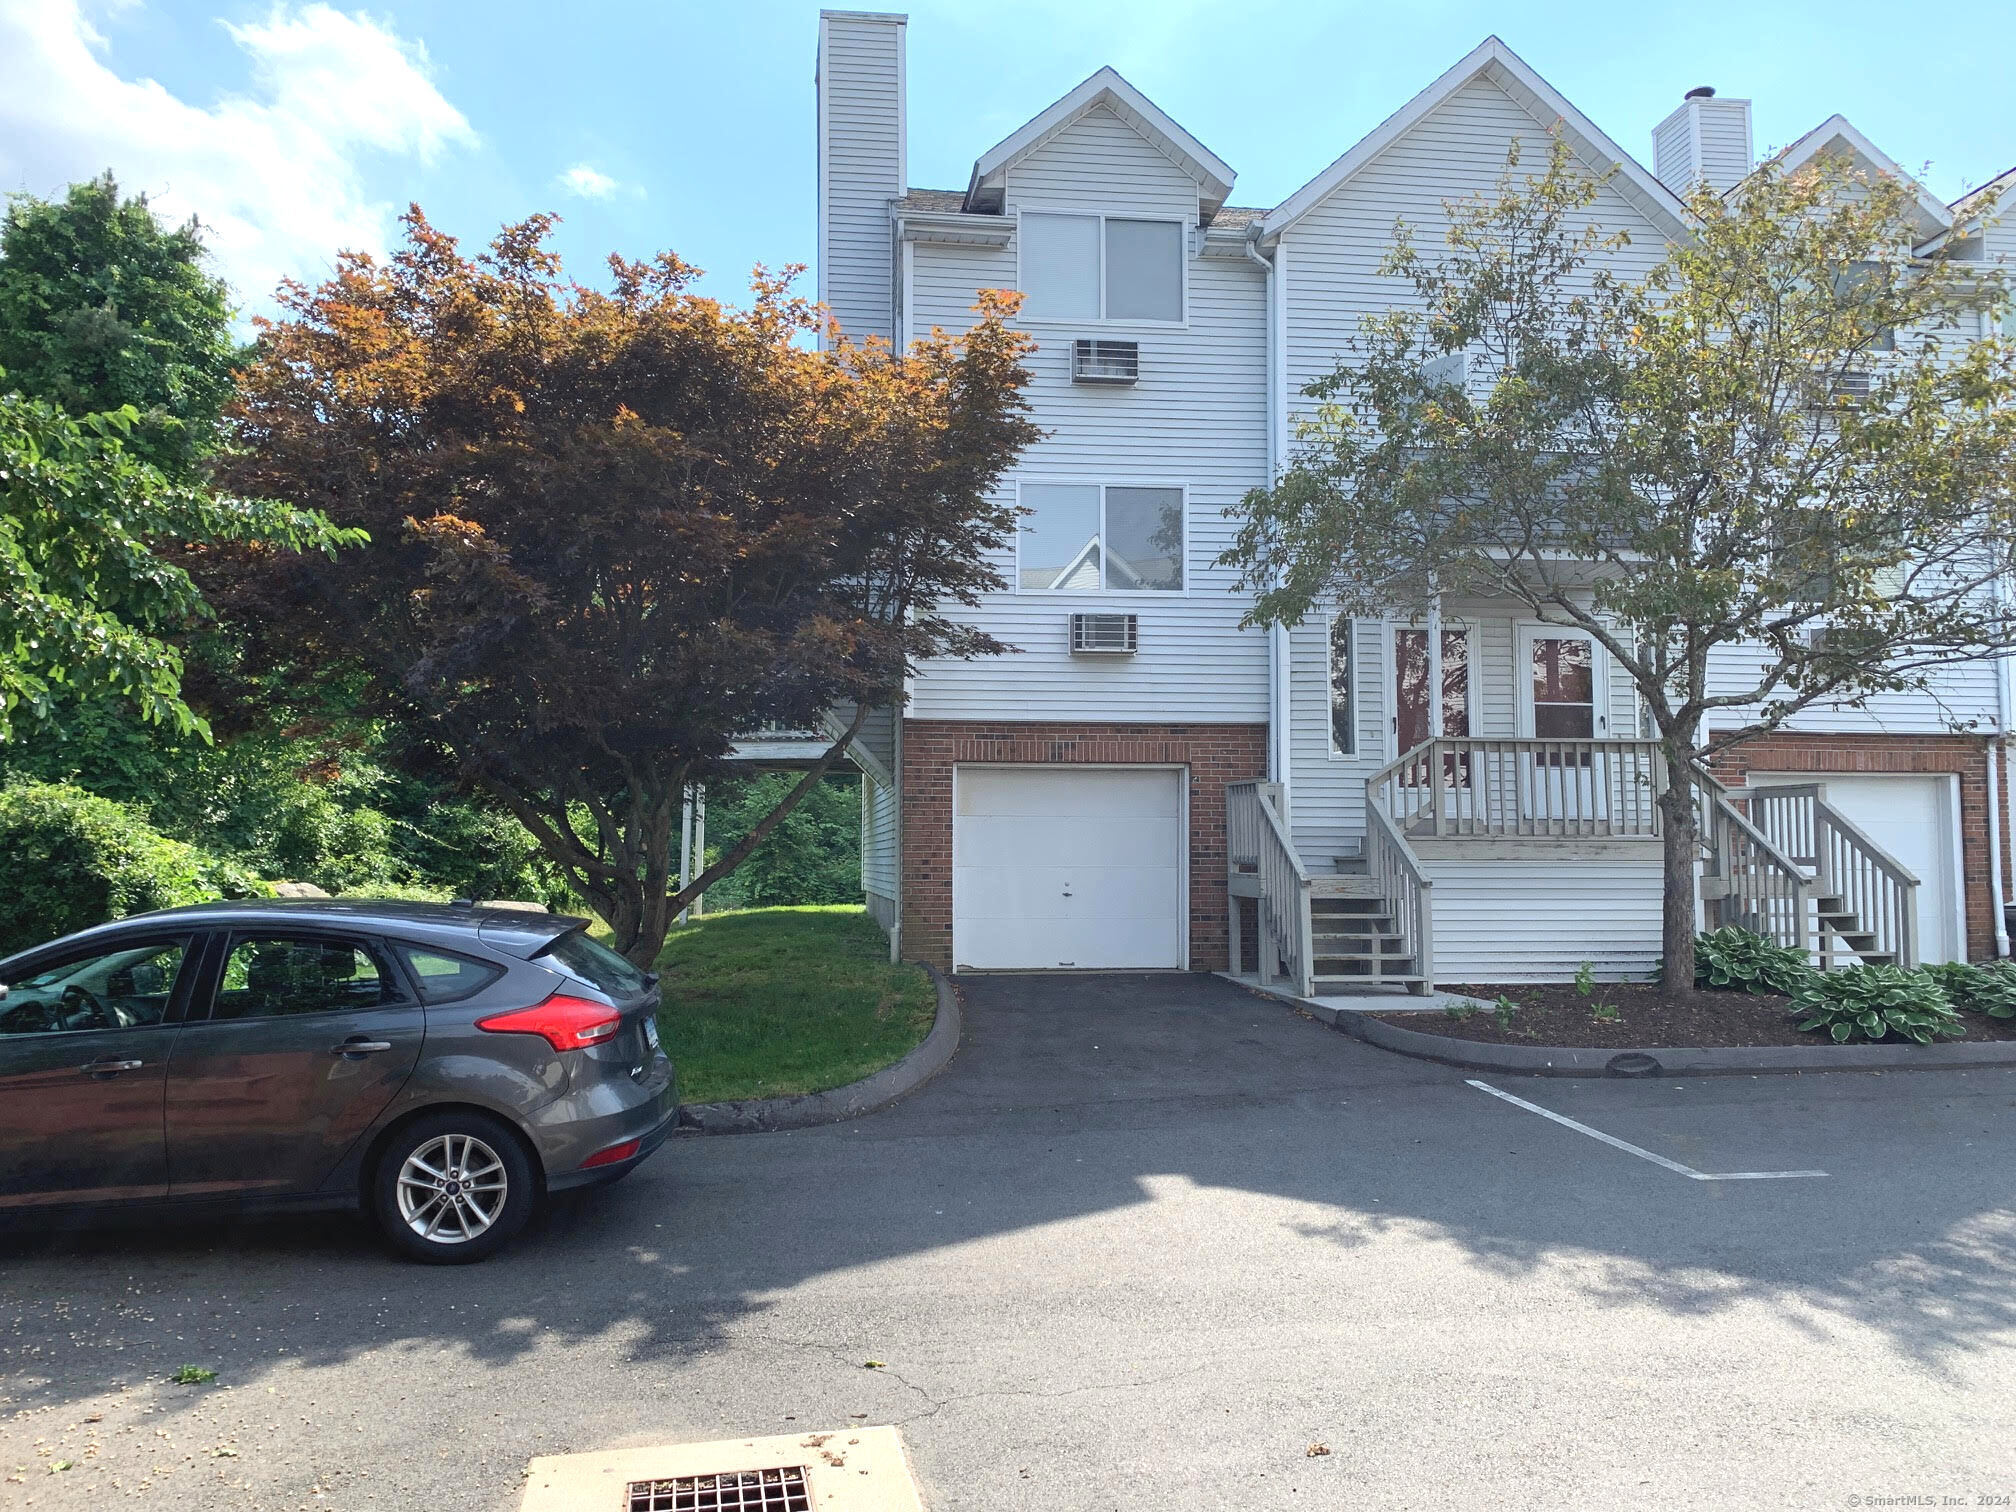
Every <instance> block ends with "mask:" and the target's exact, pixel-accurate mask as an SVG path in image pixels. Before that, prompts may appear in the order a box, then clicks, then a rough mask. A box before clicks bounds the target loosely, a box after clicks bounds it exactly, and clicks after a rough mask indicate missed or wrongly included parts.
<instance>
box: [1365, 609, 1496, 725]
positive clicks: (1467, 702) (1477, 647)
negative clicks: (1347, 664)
mask: <svg viewBox="0 0 2016 1512" xmlns="http://www.w3.org/2000/svg"><path fill="white" fill-rule="evenodd" d="M1384 624H1385V626H1386V633H1385V635H1384V636H1383V637H1382V638H1383V639H1384V640H1385V642H1386V644H1385V647H1384V648H1383V649H1384V654H1383V657H1382V660H1383V662H1384V666H1383V668H1382V670H1381V672H1380V676H1381V678H1382V679H1383V681H1382V683H1381V685H1380V696H1381V697H1383V698H1384V699H1385V700H1386V701H1387V704H1388V708H1387V711H1386V718H1385V720H1384V723H1383V730H1382V733H1383V734H1384V736H1385V738H1386V741H1387V743H1388V744H1389V745H1390V746H1391V747H1392V750H1391V752H1390V754H1389V755H1388V757H1387V759H1388V760H1393V761H1397V760H1398V759H1399V758H1400V757H1402V756H1404V755H1406V754H1407V748H1406V747H1404V746H1402V745H1401V744H1400V632H1401V631H1403V630H1417V631H1419V632H1420V633H1421V634H1423V635H1426V634H1427V633H1428V620H1427V617H1426V616H1425V615H1423V616H1420V617H1418V618H1416V619H1409V620H1403V619H1387V620H1385V621H1384ZM1442 633H1443V634H1444V635H1461V636H1465V637H1467V638H1468V640H1469V642H1470V656H1469V659H1468V660H1467V661H1466V662H1465V663H1464V666H1463V698H1464V707H1465V708H1466V709H1467V710H1468V711H1469V716H1470V721H1469V722H1470V733H1469V734H1468V735H1443V734H1441V733H1440V732H1439V731H1438V732H1437V733H1436V734H1435V735H1434V736H1432V737H1431V738H1432V739H1436V740H1478V739H1481V738H1483V737H1481V736H1479V734H1478V733H1477V726H1478V723H1479V718H1480V715H1481V713H1482V705H1480V704H1479V703H1478V701H1477V700H1478V692H1479V686H1478V680H1477V679H1478V670H1479V669H1478V660H1479V658H1480V656H1481V655H1482V653H1483V650H1484V634H1483V622H1482V621H1481V620H1473V619H1470V618H1468V617H1467V616H1465V615H1460V614H1450V615H1444V616H1443V618H1442ZM1444 676H1445V677H1446V676H1447V673H1446V672H1445V673H1444Z"/></svg>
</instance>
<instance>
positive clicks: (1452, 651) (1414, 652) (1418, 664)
mask: <svg viewBox="0 0 2016 1512" xmlns="http://www.w3.org/2000/svg"><path fill="white" fill-rule="evenodd" d="M1428 679H1429V670H1428V632H1427V631H1426V630H1420V629H1415V628H1412V627H1409V626H1405V625H1400V626H1396V627H1395V628H1394V631H1393V740H1394V754H1395V755H1399V754H1401V753H1403V752H1406V751H1411V750H1413V749H1414V747H1416V746H1418V745H1420V744H1421V743H1422V742H1423V741H1424V740H1426V739H1428V737H1429V726H1430V724H1431V723H1432V722H1433V706H1432V704H1431V702H1430V699H1429V696H1428ZM1434 733H1435V734H1436V735H1438V736H1445V735H1454V736H1464V735H1468V734H1469V733H1470V632H1469V631H1468V630H1444V631H1443V632H1442V727H1441V728H1440V729H1438V730H1436V731H1435V732H1434Z"/></svg>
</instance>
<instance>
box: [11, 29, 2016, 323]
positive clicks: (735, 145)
mask: <svg viewBox="0 0 2016 1512" xmlns="http://www.w3.org/2000/svg"><path fill="white" fill-rule="evenodd" d="M863 8H868V7H863ZM817 15H818V6H817V5H816V4H809V3H796V0H791V3H785V0H741V3H737V4H732V5H731V4H715V5H696V4H688V3H677V0H675V3H657V4H640V3H612V0H577V3H573V4H570V5H567V6H564V7H562V6H554V5H539V4H530V3H521V0H487V3H485V4H483V5H482V6H480V7H479V6H475V5H471V4H468V3H466V0H464V3H449V0H390V3H383V4H377V5H374V6H373V7H371V8H370V9H368V10H365V11H353V10H349V9H346V8H345V7H344V6H343V5H342V4H336V5H333V6H330V5H319V4H306V5H304V4H283V5H279V6H277V7H276V6H275V5H273V4H272V3H270V0H261V3H239V0H117V3H81V4H80V3H78V0H0V189H25V190H28V191H30V192H35V193H49V192H51V191H52V190H57V189H60V188H61V186H62V185H63V184H64V183H65V182H67V181H68V180H69V179H72V178H76V177H80V176H84V175H88V174H90V173H93V172H95V171H98V170H99V169H102V168H104V167H111V168H112V169H113V170H114V171H115V172H117V173H118V175H119V176H120V178H121V179H122V180H123V181H124V182H125V183H127V184H128V185H129V186H131V187H133V188H145V189H147V190H149V191H150V192H151V193H153V194H154V195H155V196H156V197H157V198H158V199H159V201H160V203H161V204H162V205H163V206H164V207H165V208H167V209H169V210H171V211H173V212H175V213H177V214H180V213H184V212H186V211H188V210H192V209H193V210H195V211H196V212H198V213H199V214H201V215H202V216H203V217H204V218H205V219H206V220H208V221H210V222H212V223H213V224H215V225H216V226H217V227H218V232H217V240H218V242H219V255H220V260H221V261H222V263H223V265H224V266H225V269H226V271H227V272H229V273H230V275H231V276H232V277H233V278H234V280H236V281H237V282H238V283H239V285H240V287H241V292H242V293H243V295H244V296H245V299H246V302H247V304H248V305H250V306H252V307H254V308H257V307H258V306H260V305H261V304H263V302H264V300H263V296H264V294H265V293H266V291H267V290H268V289H270V287H271V284H272V282H273V280H274V279H275V278H277V277H278V276H280V275H281V274H282V273H291V274H294V275H296V276H304V277H315V276H319V275H320V274H321V273H323V272H325V271H326V270H327V267H328V265H329V260H330V258H331V257H332V255H333V253H334V251H335V249H336V247H337V246H338V245H362V246H374V245H375V246H378V247H382V246H383V245H384V244H385V242H386V240H387V239H388V237H389V236H390V235H391V234H392V227H391V216H392V215H393V214H394V213H395V212H396V210H397V209H398V208H399V207H401V206H403V205H404V204H405V202H407V201H408V200H418V201H419V202H420V203H421V204H422V205H423V206H424V207H425V208H426V209H427V211H428V214H429V215H430V217H431V218H432V219H433V220H434V221H435V222H436V223H437V224H438V225H440V226H442V227H443V228H445V229H447V230H449V231H451V232H453V233H455V234H457V235H459V236H462V237H465V238H469V239H481V238H484V237H486V236H487V235H488V234H489V233H490V232H491V231H493V230H494V229H495V228H496V226H497V225H498V224H499V223H500V222H503V221H506V220H511V219H516V218H518V217H521V216H523V215H526V214H528V213H530V212H532V211H534V210H541V209H546V210H555V211H558V212H559V213H560V214H562V215H563V216H564V217H565V225H564V226H563V228H562V230H561V231H560V233H559V236H558V238H557V240H558V245H559V247H560V249H561V250H562V251H563V252H564V253H565V255H566V257H567V259H568V262H569V265H570V267H571V268H573V269H574V270H575V271H576V272H577V274H578V275H580V276H582V277H584V278H588V279H592V278H594V277H595V276H596V275H597V272H598V270H599V265H600V262H601V259H602V258H603V257H604V256H605V255H606V254H607V253H608V252H610V251H612V250H614V251H620V252H623V253H625V254H626V255H633V256H642V255H648V254H649V253H652V252H654V251H657V250H659V249H661V248H667V247H669V248H672V249H674V250H676V251H678V252H679V253H680V255H682V256H683V257H685V258H686V259H687V260H688V261H690V262H695V263H698V264H700V265H701V266H702V267H705V268H707V269H708V270H709V273H710V277H709V279H708V281H707V287H708V288H709V290H710V292H714V293H717V294H719V295H721V296H723V297H726V298H735V297H737V295H738V293H739V291H740V290H741V288H742V286H743V283H744V278H745V275H746V272H747V270H748V268H749V266H750V265H751V264H753V263H755V262H758V261H763V262H768V263H771V264H773V265H774V264H781V263H785V262H793V261H798V262H809V261H810V260H811V258H812V254H813V247H814V239H813V225H812V220H813V127H812V119H813V118H812V67H813V55H814V50H815V42H816V28H817ZM909 15H910V18H911V19H910V30H909V67H910V111H911V123H910V144H911V148H910V150H911V177H912V180H913V181H914V183H915V184H916V185H918V186H921V187H959V186H963V185H964V183H965V181H966V175H967V172H968V170H969V168H970V167H971V164H972V161H973V159H974V157H975V156H977V155H978V154H979V153H980V152H981V151H982V150H983V149H984V148H986V147H987V146H989V145H990V144H992V143H993V142H994V141H995V140H997V139H998V138H1000V137H1002V136H1004V135H1006V134H1007V133H1008V132H1009V131H1011V130H1012V129H1013V128H1014V127H1016V126H1017V125H1019V124H1021V122H1022V121H1024V120H1026V119H1027V118H1028V117H1029V116H1031V115H1033V114H1035V113H1036V111H1038V110H1040V109H1041V108H1042V107H1043V106H1044V105H1045V104H1047V103H1048V102H1049V101H1050V100H1052V99H1054V98H1055V97H1056V96H1057V95H1059V94H1061V93H1063V92H1064V91H1065V90H1066V89H1068V88H1069V87H1070V86H1071V85H1073V84H1075V83H1076V82H1078V81H1079V80H1080V79H1082V78H1083V77H1084V76H1085V75H1087V74H1089V73H1091V72H1092V71H1093V70H1094V69H1096V68H1098V67H1099V66H1100V65H1102V64H1107V63H1110V64H1112V65H1113V66H1115V67H1116V68H1118V69H1119V70H1120V71H1121V72H1122V73H1123V74H1125V75H1126V76H1127V77H1128V78H1129V79H1130V80H1132V81H1133V82H1134V83H1135V84H1136V85H1137V86H1138V87H1140V88H1141V89H1142V90H1144V91H1145V92H1146V93H1147V94H1148V95H1150V96H1151V97H1152V98H1153V99H1155V100H1156V102H1157V103H1158V104H1160V105H1161V106H1162V107H1163V108H1164V109H1166V110H1167V111H1169V113H1170V114H1171V115H1173V116H1175V117H1176V119H1178V120H1179V121H1181V122H1182V123H1183V124H1184V125H1185V126H1187V127H1188V128H1189V129H1190V130H1191V131H1192V132H1194V133H1195V134H1196V135H1197V136H1198V137H1199V138H1200V139H1202V140H1203V141H1204V142H1205V143H1206V144H1207V145H1208V146H1210V147H1211V148H1212V149H1213V150H1214V151H1215V152H1217V153H1218V155H1219V156H1221V157H1222V158H1224V159H1225V160H1226V161H1227V162H1229V163H1230V164H1231V165H1232V166H1233V167H1234V168H1236V169H1238V170H1239V182H1238V186H1237V188H1236V189H1235V191H1234V194H1233V199H1234V202H1235V203H1242V204H1261V205H1267V204H1273V203H1275V202H1277V201H1279V200H1280V199H1282V198H1284V197H1285V196H1286V195H1287V194H1289V193H1290V192H1291V191H1292V190H1293V189H1295V188H1296V187H1297V186H1298V185H1299V184H1301V183H1302V182H1303V181H1304V180H1306V179H1307V178H1309V177H1310V176H1311V175H1313V174H1314V173H1316V172H1317V171H1318V170H1319V169H1321V168H1322V167H1323V165H1324V164H1326V163H1327V162H1329V161H1330V160H1331V159H1332V158H1333V157H1335V156H1336V155H1337V154H1338V153H1340V152H1342V151H1343V150H1344V149H1345V148H1347V147H1348V146H1350V144H1351V143H1352V142H1353V141H1355V140H1356V139H1357V138H1358V137H1359V136H1361V135H1363V134H1364V133H1365V132H1366V131H1368V130H1370V129H1371V128H1372V127H1373V126H1375V125H1377V124H1378V122H1379V121H1380V120H1381V119H1382V118H1383V117H1385V116H1386V115H1387V114H1388V113H1390V112H1391V111H1392V110H1394V109H1395V108H1396V107H1398V106H1399V105H1400V104H1402V103H1403V102H1404V101H1405V100H1406V99H1407V98H1408V97H1409V96H1410V95H1412V94H1413V93H1414V92H1415V91H1417V90H1418V89H1420V88H1421V87H1422V86H1424V85H1425V84H1427V83H1428V82H1429V81H1430V80H1431V79H1433V78H1434V77H1435V76H1436V75H1437V74H1438V73H1440V72H1441V71H1442V70H1443V69H1445V68H1446V67H1448V65H1449V64H1451V63H1453V62H1454V61H1455V60H1456V59H1457V58H1458V57H1460V56H1461V55H1462V54H1464V53H1465V52H1467V51H1468V50H1469V49H1470V48H1471V47H1473V46H1475V45H1476V43H1477V42H1478V41H1480V40H1481V39H1482V38H1483V37H1485V36H1486V35H1488V34H1491V33H1494V32H1495V33H1496V34H1497V35H1499V36H1501V37H1502V38H1503V39H1504V40H1505V41H1506V42H1507V43H1508V44H1509V45H1510V46H1512V47H1513V48H1514V49H1515V50H1516V51H1518V52H1519V53H1521V54H1522V55H1523V56H1524V57H1525V58H1526V60H1527V61H1528V62H1529V63H1531V64H1533V66H1534V67H1536V68H1537V69H1539V71H1540V72H1541V73H1542V74H1543V75H1545V76H1546V77H1547V78H1548V79H1549V80H1551V81H1552V82H1553V84H1554V85H1555V86H1556V87H1557V88H1558V89H1560V90H1561V91H1562V92H1563V93H1564V94H1565V95H1567V96H1568V98H1569V99H1571V100H1573V101H1575V103H1576V104H1577V105H1579V106H1580V107H1581V108H1582V109H1583V110H1584V111H1586V112H1587V113H1588V114H1589V115H1590V116H1592V117H1593V118H1594V119H1595V121H1596V122H1597V124H1598V125H1600V126H1602V127H1603V128H1604V129H1605V130H1607V131H1608V132H1609V133H1610V134H1611V136H1613V137H1614V138H1615V139H1616V140H1617V141H1618V142H1620V143H1621V144H1622V145H1623V146H1624V147H1625V148H1626V149H1627V150H1629V151H1630V152H1632V153H1633V154H1634V155H1635V156H1637V157H1639V158H1640V160H1641V161H1645V160H1649V158H1650V156H1651V153H1650V148H1649V145H1648V144H1649V139H1650V134H1651V128H1652V126H1653V123H1654V122H1656V121H1657V120H1658V119H1659V118H1660V117H1661V116H1663V115H1664V114H1665V113H1666V112H1667V111H1668V110H1670V109H1671V108H1672V106H1673V105H1674V104H1675V103H1676V102H1677V101H1678V99H1679V97H1680V95H1681V94H1682V92H1683V91H1685V90H1686V89H1688V88H1691V87H1692V86H1694V85H1697V84H1712V85H1715V86H1716V87H1718V88H1719V89H1720V90H1721V92H1722V93H1724V94H1729V95H1740V96H1748V97H1750V98H1752V99H1753V100H1754V101H1755V102H1756V103H1755V123H1756V137H1757V144H1758V147H1759V148H1760V150H1763V149H1768V148H1770V147H1773V146H1779V145H1783V144H1784V143H1786V142H1789V141H1791V140H1793V139H1794V138H1796V137H1797V136H1799V135H1800V134H1802V133H1803V132H1804V131H1806V130H1807V129H1808V128H1810V127H1812V126H1813V125H1815V124H1817V123H1818V122H1819V121H1821V120H1823V119H1824V118H1825V117H1827V116H1828V115H1830V114H1832V113H1833V112H1835V111H1840V112H1842V113H1844V114H1845V115H1847V116H1848V117H1849V119H1850V120H1852V121H1853V122H1855V124H1856V125H1857V126H1859V127H1861V128H1862V130H1863V131H1864V132H1865V133H1866V134H1867V135H1868V136H1869V137H1871V138H1872V139H1873V140H1874V141H1875V142H1876V143H1877V145H1878V146H1880V147H1882V148H1884V149H1885V150H1886V151H1888V152H1890V153H1891V154H1892V155H1893V156H1894V157H1896V158H1897V159H1898V160H1899V161H1900V162H1902V163H1904V164H1906V165H1907V166H1910V167H1913V168H1916V167H1918V166H1920V165H1922V164H1925V163H1927V162H1928V161H1929V163H1930V165H1931V168H1930V172H1929V175H1928V182H1929V184H1930V186H1931V188H1932V189H1933V190H1934V192H1936V193H1937V194H1939V195H1940V197H1941V198H1946V199H1950V198H1952V197H1953V196H1955V195H1957V194H1959V193H1961V192H1962V191H1963V190H1964V189H1966V188H1970V187H1972V186H1974V185H1977V184H1979V183H1981V182H1983V181H1985V180H1986V179H1989V178H1991V177H1993V176H1994V175H1996V174H1997V173H1999V172H2001V171H2002V170H2004V169H2006V168H2008V167H2010V166H2011V165H2012V164H2016V89H2012V88H2011V87H2010V80H2011V78H2012V76H2016V7H2010V8H2008V9H2003V8H2002V7H2000V6H1997V5H1971V6H1937V7H1935V6H1918V7H1911V8H1908V9H1905V8H1900V7H1897V6H1895V5H1894V4H1883V5H1879V4H1865V3H1860V0H1832V3H1828V4H1813V5H1805V4H1773V3H1769V0H1756V3H1751V4H1717V3H1705V4H1704V3H1696V4H1691V5H1687V6H1673V7H1659V6H1650V5H1639V6H1628V5H1618V4H1615V3H1611V4H1606V5H1594V4H1586V5H1585V4H1575V5H1547V6H1536V5H1523V6H1520V5H1505V4H1498V5H1484V4H1471V3H1459V0H1442V3H1429V4H1417V5H1412V6H1393V5H1390V4H1381V5H1368V4H1360V3H1344V4H1339V3H1309V0H1243V3H1220V0H1152V3H1151V0H1119V3H1102V0H1039V3H1015V0H999V3H990V4H929V5H913V6H911V7H909ZM570 174H572V175H573V177H572V178H571V179H570V178H569V177H568V175H570Z"/></svg>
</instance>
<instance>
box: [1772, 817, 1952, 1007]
mask: <svg viewBox="0 0 2016 1512" xmlns="http://www.w3.org/2000/svg"><path fill="white" fill-rule="evenodd" d="M1743 796H1744V797H1745V798H1747V799H1748V801H1749V807H1750V816H1751V818H1752V820H1753V821H1754V822H1755V823H1756V825H1757V828H1758V829H1759V830H1761V831H1763V833H1764V834H1766V835H1768V836H1769V837H1770V838H1771V841H1772V843H1773V844H1774V845H1776V846H1777V847H1778V849H1779V850H1781V851H1782V852H1784V854H1785V855H1786V856H1787V857H1789V858H1790V859H1791V860H1792V861H1793V862H1795V863H1797V864H1798V865H1799V866H1801V867H1803V868H1806V869H1807V870H1808V871H1810V873H1811V875H1812V883H1811V886H1812V892H1813V896H1814V897H1815V898H1835V899H1839V900H1840V903H1839V905H1838V909H1839V912H1838V913H1837V914H1836V917H1837V918H1839V917H1843V916H1845V917H1846V918H1847V919H1852V921H1853V924H1852V929H1853V932H1856V933H1863V934H1870V935H1874V936H1875V939H1874V941H1873V942H1870V943H1869V948H1870V949H1871V950H1872V951H1880V952H1883V953H1884V954H1886V955H1888V956H1890V957H1892V958H1893V959H1894V960H1895V961H1896V963H1897V964H1898V965H1899V966H1916V965H1917V964H1918V886H1919V882H1918V878H1917V876H1916V875H1915V874H1914V873H1913V872H1912V871H1911V869H1910V868H1909V867H1907V866H1905V865H1904V864H1903V863H1902V862H1900V861H1898V860H1897V859H1896V858H1895V857H1894V856H1892V855H1891V854H1890V853H1889V852H1888V851H1886V850H1884V849H1883V847H1882V846H1880V845H1878V844H1877V843H1876V842H1875V841H1874V840H1872V839H1871V838H1870V837H1869V836H1868V835H1867V834H1865V833H1864V832H1863V831H1862V830H1861V829H1859V828H1858V827H1857V826H1856V825H1855V823H1854V822H1853V821H1852V820H1850V819H1849V818H1848V817H1847V816H1846V815H1845V814H1843V813H1842V812H1841V811H1840V810H1839V809H1836V808H1835V807H1833V806H1832V805H1831V804H1829V803H1828V802H1827V788H1826V784H1824V783H1819V782H1799V783H1787V784H1785V785H1783V786H1776V785H1774V786H1770V787H1753V788H1748V789H1746V790H1745V792H1744V795H1743ZM1814 945H1815V948H1816V950H1817V952H1818V954H1819V957H1820V965H1821V968H1822V969H1823V970H1830V969H1832V967H1833V965H1834V956H1835V955H1836V953H1837V952H1838V951H1840V950H1842V949H1844V947H1841V946H1839V945H1838V944H1837V942H1836V939H1835V935H1834V932H1833V931H1831V930H1829V929H1827V928H1825V927H1822V928H1820V929H1819V931H1818V935H1817V938H1816V940H1815V941H1814Z"/></svg>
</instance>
